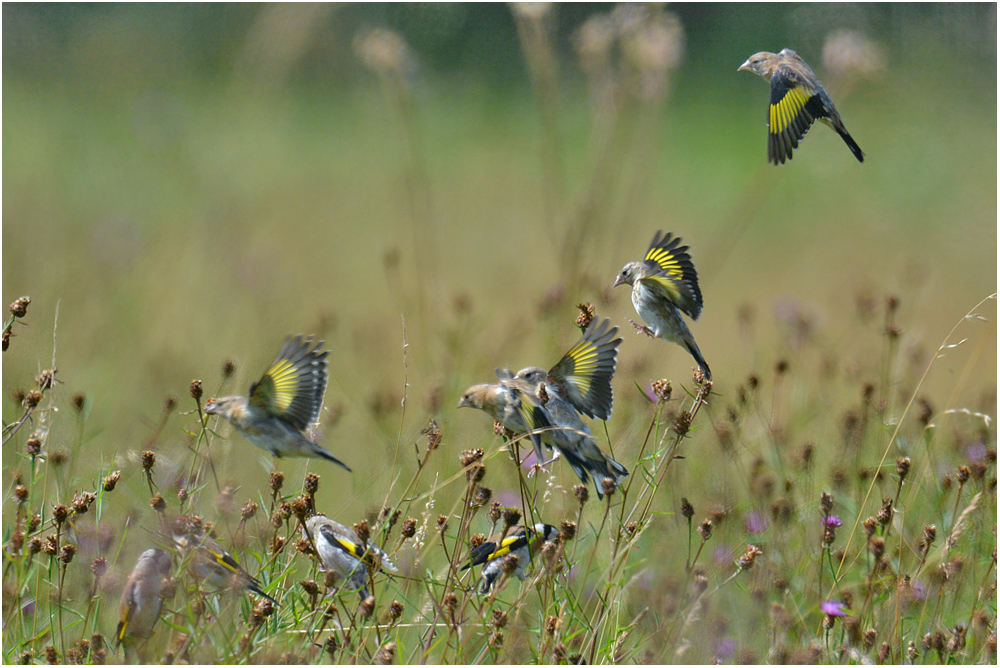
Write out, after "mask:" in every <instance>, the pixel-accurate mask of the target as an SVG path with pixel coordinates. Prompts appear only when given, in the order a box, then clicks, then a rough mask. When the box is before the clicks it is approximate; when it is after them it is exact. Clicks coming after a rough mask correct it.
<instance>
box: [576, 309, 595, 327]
mask: <svg viewBox="0 0 1000 668" xmlns="http://www.w3.org/2000/svg"><path fill="white" fill-rule="evenodd" d="M576 307H577V308H578V309H580V313H579V315H577V316H576V326H577V327H579V328H580V329H581V330H585V329H587V327H589V326H590V323H591V322H593V321H594V305H593V304H591V303H590V302H584V303H582V304H577V305H576Z"/></svg>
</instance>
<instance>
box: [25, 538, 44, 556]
mask: <svg viewBox="0 0 1000 668" xmlns="http://www.w3.org/2000/svg"><path fill="white" fill-rule="evenodd" d="M41 551H42V539H41V538H39V537H38V536H35V537H34V538H32V539H31V540H29V541H28V554H38V553H39V552H41Z"/></svg>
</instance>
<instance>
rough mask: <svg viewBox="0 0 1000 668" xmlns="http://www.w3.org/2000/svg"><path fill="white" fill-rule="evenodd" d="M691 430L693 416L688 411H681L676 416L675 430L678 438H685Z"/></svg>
mask: <svg viewBox="0 0 1000 668" xmlns="http://www.w3.org/2000/svg"><path fill="white" fill-rule="evenodd" d="M690 429H691V414H690V413H688V412H687V411H681V412H680V413H678V414H677V415H675V416H674V424H673V430H674V431H675V432H676V433H677V435H678V436H685V435H686V434H687V433H688V431H689V430H690Z"/></svg>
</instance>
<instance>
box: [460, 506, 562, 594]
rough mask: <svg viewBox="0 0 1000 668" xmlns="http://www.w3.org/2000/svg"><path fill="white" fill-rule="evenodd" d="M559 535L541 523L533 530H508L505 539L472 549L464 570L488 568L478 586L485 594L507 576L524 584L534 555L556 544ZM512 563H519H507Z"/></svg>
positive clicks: (547, 525) (491, 541)
mask: <svg viewBox="0 0 1000 668" xmlns="http://www.w3.org/2000/svg"><path fill="white" fill-rule="evenodd" d="M558 533H559V530H558V529H556V528H555V527H554V526H552V525H551V524H543V523H542V522H538V523H537V524H535V526H534V527H533V528H531V529H525V528H524V527H523V526H516V527H511V528H510V529H508V530H507V535H506V537H504V536H500V535H497V536H494V537H492V538H490V539H489V540H488V541H487V542H485V543H483V544H482V545H478V546H476V547H474V548H472V552H470V553H469V563H467V564H465V565H464V566H462V570H463V571H464V570H468V569H469V568H471V567H472V566H478V565H480V564H486V565H485V566H483V575H482V579H481V580H480V586H479V591H480V593H483V594H486V593H488V592H489V591H490V590H491V589H492V588H493V584H494V583H495V582H496V580H497V578H499V577H500V576H501V575H502V574H503V573H504V572H507V573H510V574H511V575H515V576H517V579H518V580H524V576H525V572H526V571H527V569H528V564H530V563H531V558H532V556H534V553H535V552H537V551H538V550H539V548H540V547H541V544H542V543H544V542H545V541H548V540H553V539H554V538H555V537H556V535H558ZM509 559H512V560H514V561H515V562H516V563H512V562H511V561H508V560H509Z"/></svg>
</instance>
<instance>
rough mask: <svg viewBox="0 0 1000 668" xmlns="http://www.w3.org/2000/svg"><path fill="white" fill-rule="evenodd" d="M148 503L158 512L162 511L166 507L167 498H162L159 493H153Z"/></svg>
mask: <svg viewBox="0 0 1000 668" xmlns="http://www.w3.org/2000/svg"><path fill="white" fill-rule="evenodd" d="M149 505H150V506H151V507H152V508H153V510H155V511H156V512H158V513H162V512H163V511H164V510H166V509H167V500H166V499H164V498H163V497H162V496H161V495H159V494H154V495H153V498H151V499H150V500H149Z"/></svg>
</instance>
